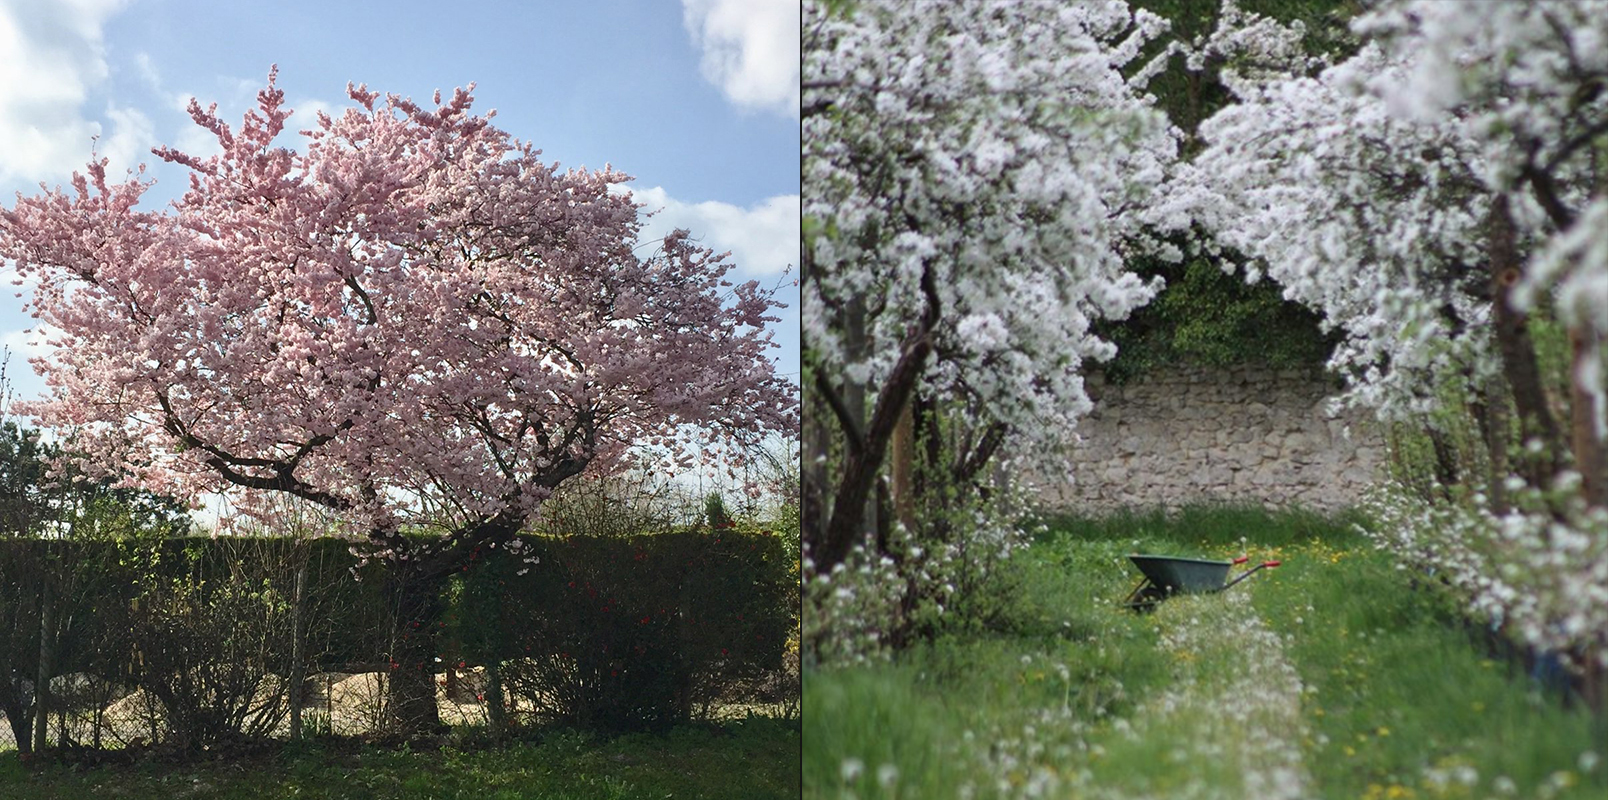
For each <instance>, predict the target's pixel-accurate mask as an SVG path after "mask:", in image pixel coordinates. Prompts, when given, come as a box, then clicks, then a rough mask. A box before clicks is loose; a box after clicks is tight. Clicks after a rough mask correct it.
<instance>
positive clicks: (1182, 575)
mask: <svg viewBox="0 0 1608 800" xmlns="http://www.w3.org/2000/svg"><path fill="white" fill-rule="evenodd" d="M1128 560H1129V561H1132V562H1133V565H1134V566H1135V567H1138V568H1139V572H1140V573H1142V574H1143V575H1144V576H1145V577H1144V580H1142V581H1140V582H1139V585H1138V586H1135V587H1134V589H1133V591H1131V592H1129V593H1128V596H1127V597H1126V598H1124V599H1123V601H1122V604H1123V605H1124V606H1127V607H1128V608H1131V609H1134V610H1136V611H1148V610H1150V609H1152V608H1154V607H1155V605H1156V603H1159V602H1161V601H1162V600H1165V599H1167V598H1168V597H1171V596H1172V595H1175V594H1210V593H1212V592H1221V591H1223V590H1224V589H1227V588H1228V587H1230V586H1233V585H1234V584H1236V583H1239V582H1240V581H1243V580H1245V579H1246V578H1249V577H1251V576H1252V575H1255V574H1256V573H1258V572H1260V571H1262V570H1264V569H1272V568H1274V567H1277V566H1278V565H1279V562H1277V561H1263V562H1262V563H1260V564H1257V565H1256V566H1254V567H1251V568H1250V569H1248V570H1245V571H1244V572H1241V573H1240V574H1239V575H1236V576H1234V579H1233V580H1229V579H1228V570H1229V569H1230V568H1232V567H1234V566H1236V565H1239V564H1244V563H1245V562H1247V561H1250V558H1248V557H1246V556H1240V557H1239V558H1236V559H1234V560H1233V561H1211V560H1208V559H1203V558H1179V557H1177V556H1141V555H1131V556H1128Z"/></svg>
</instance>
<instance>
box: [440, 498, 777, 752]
mask: <svg viewBox="0 0 1608 800" xmlns="http://www.w3.org/2000/svg"><path fill="white" fill-rule="evenodd" d="M526 542H527V544H528V545H529V548H528V550H529V553H528V555H527V556H526V557H529V558H533V559H536V560H537V561H536V563H535V564H532V563H528V562H527V561H525V560H524V557H520V556H509V555H507V554H506V553H503V552H499V551H492V552H489V553H485V554H483V555H481V556H477V558H476V561H477V562H482V563H480V565H479V566H477V567H475V568H473V569H471V570H469V571H468V572H467V573H465V576H464V579H463V582H462V589H461V590H460V592H459V594H458V595H457V599H456V603H455V605H454V607H453V608H452V609H451V610H449V612H448V614H447V618H446V621H447V625H448V632H449V636H448V638H449V641H450V642H453V643H452V644H449V645H448V648H449V650H455V651H456V652H458V653H459V654H460V658H461V659H463V660H464V661H465V662H466V663H476V664H478V663H486V662H488V661H490V660H492V659H494V658H495V659H500V660H502V661H503V666H502V675H503V679H504V682H505V684H506V687H507V689H508V691H509V693H510V694H511V695H513V696H515V697H518V698H522V699H524V700H526V701H529V702H530V703H531V704H532V705H534V706H535V707H537V708H538V709H541V713H542V714H543V715H544V716H547V717H549V718H551V719H554V720H558V721H563V722H568V723H572V724H577V725H582V726H586V727H597V728H604V729H611V730H631V729H664V728H667V727H669V726H671V725H673V724H676V723H679V722H684V721H686V720H688V719H690V718H692V717H693V716H695V715H696V714H697V713H698V712H707V710H708V707H709V706H710V705H711V704H712V703H714V702H715V701H716V700H719V699H724V698H726V697H727V696H728V695H730V694H733V693H735V694H741V693H742V691H743V690H744V689H745V688H746V689H748V690H749V691H750V692H752V691H753V687H755V686H757V685H758V684H759V683H760V682H761V681H762V680H763V679H764V678H766V677H767V676H769V675H770V674H771V673H773V672H775V671H776V670H778V669H780V668H781V666H782V657H783V652H784V649H785V647H786V644H787V642H788V639H789V638H790V635H791V632H792V629H793V623H794V620H793V609H794V607H795V606H793V605H791V604H790V603H789V599H790V597H791V593H792V590H791V588H790V586H789V575H790V573H791V570H792V567H793V564H792V560H793V558H794V556H793V555H792V554H791V553H788V552H786V551H785V550H784V548H783V545H782V541H781V539H780V538H779V537H777V536H776V535H775V533H773V532H772V531H769V530H756V529H751V528H749V529H742V528H725V529H721V530H717V531H712V532H701V531H688V532H681V533H674V534H658V535H654V536H637V537H630V538H619V537H609V538H590V539H584V538H580V537H566V538H562V539H556V538H531V539H527V540H526ZM522 573H523V574H522Z"/></svg>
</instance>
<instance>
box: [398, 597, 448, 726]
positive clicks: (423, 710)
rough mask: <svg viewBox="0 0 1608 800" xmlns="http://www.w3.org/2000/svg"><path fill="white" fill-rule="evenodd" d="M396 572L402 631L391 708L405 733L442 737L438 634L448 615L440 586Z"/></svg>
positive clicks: (399, 619)
mask: <svg viewBox="0 0 1608 800" xmlns="http://www.w3.org/2000/svg"><path fill="white" fill-rule="evenodd" d="M392 570H393V571H392V574H391V589H392V592H393V595H392V596H393V597H395V598H396V604H397V605H396V628H395V634H394V637H393V640H392V645H391V663H392V666H391V672H390V680H389V681H387V682H386V702H387V705H388V706H389V710H390V714H391V718H392V719H393V720H394V721H395V724H396V727H397V730H398V732H399V733H401V734H403V735H414V734H421V733H438V732H440V731H441V730H442V729H443V728H444V727H445V726H444V725H443V723H442V722H441V712H440V709H439V708H438V707H437V706H436V693H435V663H436V661H435V659H436V632H437V629H438V628H439V627H440V622H441V611H442V609H441V599H440V596H441V593H440V588H441V587H440V585H439V584H440V581H439V580H430V579H429V578H428V576H422V575H420V574H418V573H416V572H414V571H413V570H411V569H408V568H406V567H403V566H397V567H393V568H392Z"/></svg>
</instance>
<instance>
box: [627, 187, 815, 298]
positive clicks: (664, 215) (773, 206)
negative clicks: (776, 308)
mask: <svg viewBox="0 0 1608 800" xmlns="http://www.w3.org/2000/svg"><path fill="white" fill-rule="evenodd" d="M631 196H632V199H634V200H636V202H638V203H641V204H643V208H642V212H643V213H645V214H647V213H651V214H652V216H649V217H647V219H646V220H644V224H643V230H642V238H643V240H644V241H649V240H655V239H659V238H662V237H663V236H664V235H665V234H667V233H669V232H670V231H672V230H674V229H676V228H685V229H686V230H688V231H691V232H692V236H693V238H694V239H697V240H698V241H699V242H701V243H702V244H703V245H704V246H706V247H709V248H711V249H713V250H714V251H715V252H717V253H719V252H724V251H727V250H730V251H731V256H732V257H731V260H732V263H733V264H735V265H736V267H737V268H738V269H739V270H741V271H742V272H743V274H745V275H749V276H765V275H779V274H781V273H782V272H783V271H785V270H787V269H788V268H790V267H796V266H797V265H798V258H799V246H800V241H799V233H798V230H799V228H798V215H799V199H798V195H796V194H790V195H780V196H777V197H772V198H770V199H768V200H765V201H764V202H762V203H760V204H758V205H755V206H753V207H751V208H742V207H739V206H735V205H732V204H730V203H721V202H716V201H707V202H702V203H687V202H683V201H681V200H677V199H675V198H673V197H671V196H670V195H669V193H667V192H665V190H664V189H663V188H661V187H658V186H654V187H652V188H632V189H631Z"/></svg>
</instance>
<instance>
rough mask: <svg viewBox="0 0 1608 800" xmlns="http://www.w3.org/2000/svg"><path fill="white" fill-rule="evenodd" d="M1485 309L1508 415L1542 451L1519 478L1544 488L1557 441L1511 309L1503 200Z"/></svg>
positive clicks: (1508, 230)
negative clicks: (1509, 402) (1509, 400)
mask: <svg viewBox="0 0 1608 800" xmlns="http://www.w3.org/2000/svg"><path fill="white" fill-rule="evenodd" d="M1488 224H1489V231H1488V233H1489V241H1488V244H1489V246H1490V268H1491V300H1492V302H1491V309H1492V315H1493V318H1494V321H1495V323H1496V341H1497V348H1498V350H1499V351H1500V352H1501V356H1502V373H1503V375H1504V376H1505V377H1506V378H1507V384H1508V387H1509V388H1510V389H1511V390H1512V392H1513V409H1514V412H1515V413H1516V414H1518V417H1519V428H1520V430H1521V431H1522V433H1523V437H1524V440H1525V443H1526V444H1528V443H1529V442H1530V441H1531V440H1536V441H1539V442H1540V443H1541V446H1542V448H1543V451H1542V453H1541V454H1540V456H1539V457H1526V458H1525V459H1524V461H1523V463H1522V465H1521V467H1520V468H1521V469H1522V470H1523V472H1524V477H1525V478H1526V479H1527V480H1529V481H1530V483H1531V484H1532V485H1535V486H1548V485H1550V484H1551V483H1552V478H1553V476H1555V475H1557V473H1558V470H1560V469H1562V467H1563V453H1562V437H1561V436H1560V435H1559V432H1558V423H1557V421H1556V420H1554V419H1553V417H1552V412H1551V410H1550V409H1549V408H1548V406H1547V396H1546V391H1545V389H1544V388H1543V387H1542V384H1541V370H1540V367H1539V366H1538V365H1537V364H1536V357H1535V342H1534V341H1533V340H1532V339H1531V338H1530V328H1529V316H1528V315H1526V314H1523V313H1521V312H1519V311H1518V310H1516V309H1515V308H1514V306H1513V302H1512V300H1513V287H1514V286H1516V285H1517V284H1518V282H1519V278H1520V277H1521V274H1522V273H1521V269H1522V264H1521V262H1520V260H1519V255H1518V249H1517V245H1516V238H1515V233H1514V225H1513V216H1512V214H1511V212H1510V210H1509V208H1508V202H1507V198H1505V197H1503V196H1501V195H1498V196H1497V197H1496V199H1495V200H1493V201H1491V216H1490V220H1489V223H1488Z"/></svg>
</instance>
